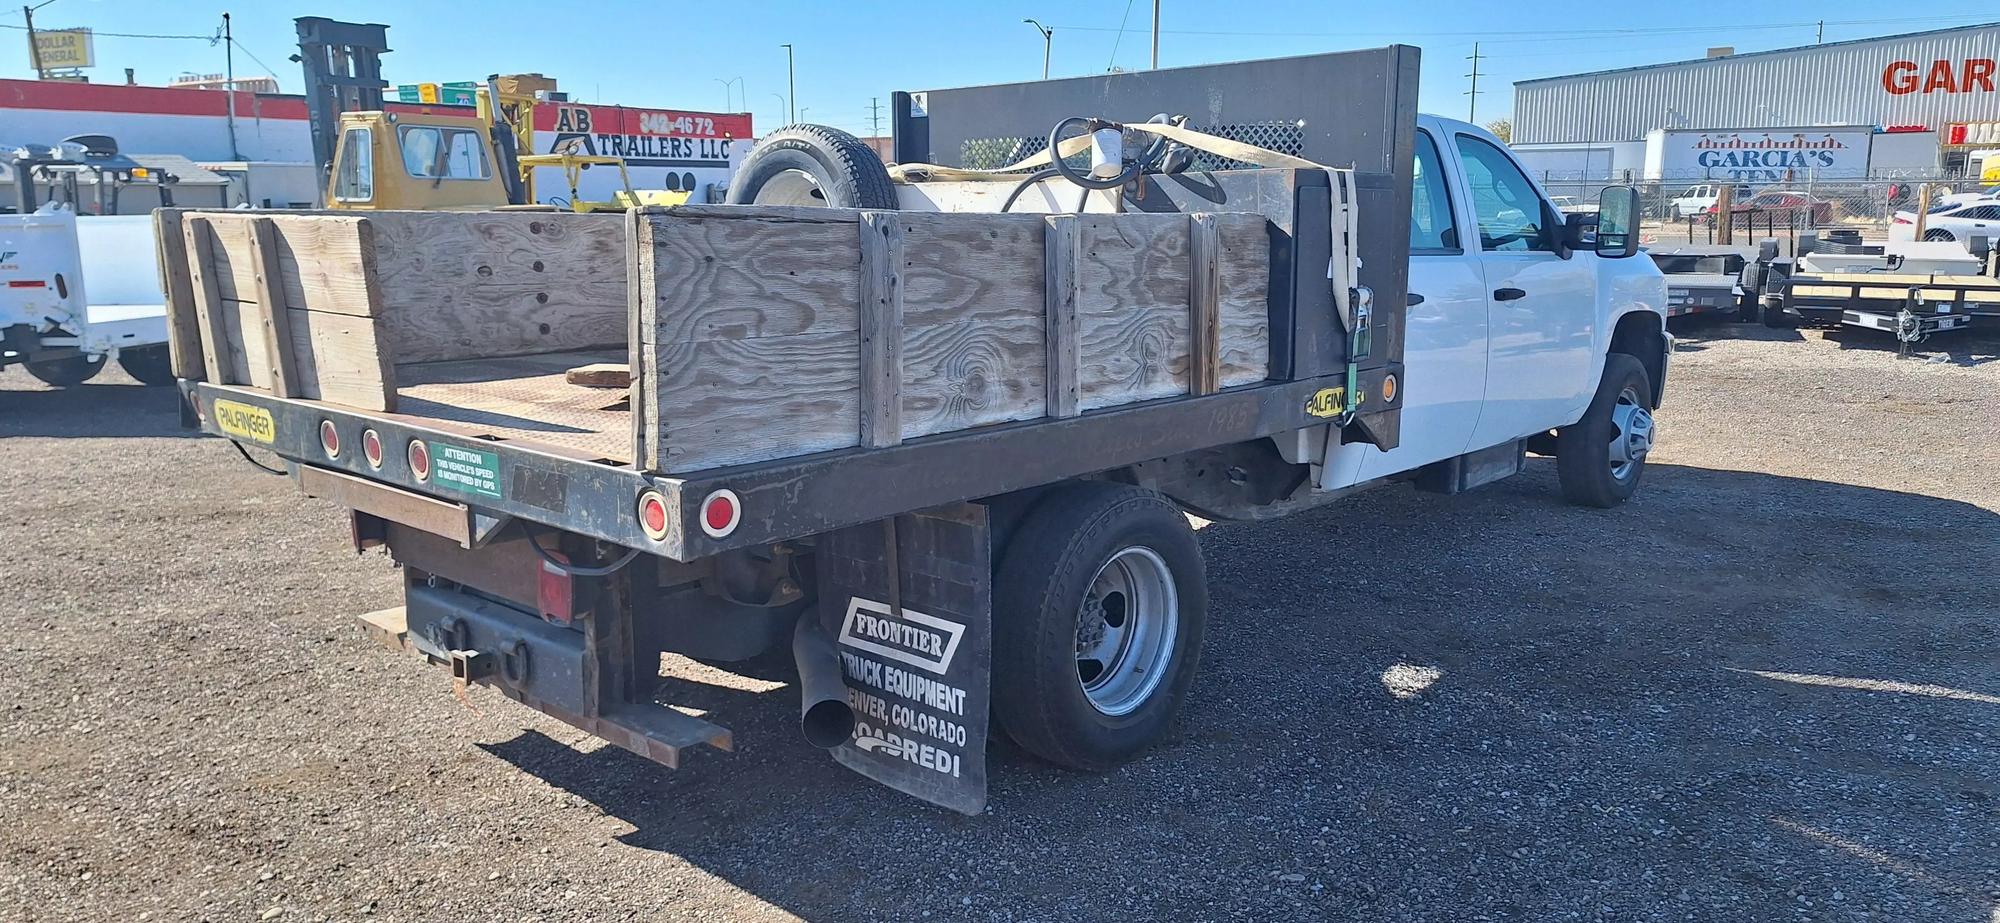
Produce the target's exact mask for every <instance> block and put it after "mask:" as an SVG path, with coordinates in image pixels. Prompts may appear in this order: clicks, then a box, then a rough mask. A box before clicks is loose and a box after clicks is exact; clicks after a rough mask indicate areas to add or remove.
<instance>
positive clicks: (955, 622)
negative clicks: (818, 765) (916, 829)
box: [819, 504, 993, 814]
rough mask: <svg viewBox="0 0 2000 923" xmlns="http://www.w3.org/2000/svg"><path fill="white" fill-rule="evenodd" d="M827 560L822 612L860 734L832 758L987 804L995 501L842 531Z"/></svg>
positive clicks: (893, 781) (896, 784)
mask: <svg viewBox="0 0 2000 923" xmlns="http://www.w3.org/2000/svg"><path fill="white" fill-rule="evenodd" d="M819 559H820V560H819V574H820V618H821V620H822V626H823V627H825V628H826V629H827V631H828V633H829V634H831V635H832V636H833V638H834V639H835V647H836V648H837V649H838V651H839V653H840V666H841V675H842V676H843V677H844V678H845V679H846V681H847V696H848V703H849V704H850V705H852V706H853V708H854V733H853V735H852V736H851V737H850V738H849V739H848V741H847V742H846V743H843V744H841V745H839V746H836V747H834V748H833V758H834V759H835V760H837V761H839V762H840V764H841V765H843V766H846V767H847V768H849V769H852V770H854V771H855V772H858V773H861V774H862V775H864V776H867V777H868V778H870V779H874V780H875V781H877V782H880V783H882V784H884V785H887V786H889V787H891V788H894V789H896V790H897V791H900V792H903V793H905V794H909V795H914V796H916V797H918V798H922V799H923V800H925V801H928V802H931V803H932V804H936V805H939V806H941V807H946V808H950V809H952V810H954V811H959V812H961V813H965V814H978V813H979V812H981V811H983V810H985V808H986V718H987V708H988V706H987V699H988V688H987V687H988V680H989V678H990V676H991V670H992V647H993V624H992V596H993V594H992V576H991V575H992V567H991V549H990V544H989V541H988V537H987V526H986V509H985V507H981V506H977V505H973V504H960V505H956V506H951V507H943V508H939V509H936V510H926V511H924V512H920V513H913V514H910V515H907V516H899V517H897V518H896V519H895V520H893V521H891V522H888V523H873V524H869V525H865V526H856V527H854V528H851V529H844V530H841V531H839V532H836V533H834V534H832V535H829V536H826V537H825V538H824V539H823V540H822V542H821V544H820V551H819ZM897 577H900V579H895V578H897ZM892 580H895V582H894V584H893V585H892V583H891V581H892ZM836 622H837V623H836Z"/></svg>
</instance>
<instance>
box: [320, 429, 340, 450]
mask: <svg viewBox="0 0 2000 923" xmlns="http://www.w3.org/2000/svg"><path fill="white" fill-rule="evenodd" d="M319 447H320V448H322V449H325V450H326V457H328V458H339V457H340V430H338V429H335V428H334V426H333V421H332V420H321V421H319Z"/></svg>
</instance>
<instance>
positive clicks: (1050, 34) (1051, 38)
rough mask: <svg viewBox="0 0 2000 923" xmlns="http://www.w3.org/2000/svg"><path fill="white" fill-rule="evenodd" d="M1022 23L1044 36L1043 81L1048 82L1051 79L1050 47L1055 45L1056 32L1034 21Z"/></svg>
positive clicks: (1024, 20)
mask: <svg viewBox="0 0 2000 923" xmlns="http://www.w3.org/2000/svg"><path fill="white" fill-rule="evenodd" d="M1021 21H1022V22H1025V23H1027V24H1028V25H1031V26H1034V27H1035V31H1036V32H1040V33H1041V34H1042V79H1043V80H1047V79H1049V46H1050V45H1053V44H1055V41H1056V30H1054V29H1051V28H1049V27H1048V26H1045V25H1042V24H1041V23H1039V22H1036V21H1034V20H1032V19H1023V20H1021Z"/></svg>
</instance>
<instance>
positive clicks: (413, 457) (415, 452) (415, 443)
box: [409, 439, 431, 481]
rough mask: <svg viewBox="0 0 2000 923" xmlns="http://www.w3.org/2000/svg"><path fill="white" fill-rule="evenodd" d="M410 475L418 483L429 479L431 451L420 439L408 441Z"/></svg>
mask: <svg viewBox="0 0 2000 923" xmlns="http://www.w3.org/2000/svg"><path fill="white" fill-rule="evenodd" d="M409 456H410V474H411V475H413V476H415V477H416V479H417V480H419V481H428V480H430V479H431V450H430V447H429V446H426V445H424V441H423V440H422V439H412V440H410V451H409Z"/></svg>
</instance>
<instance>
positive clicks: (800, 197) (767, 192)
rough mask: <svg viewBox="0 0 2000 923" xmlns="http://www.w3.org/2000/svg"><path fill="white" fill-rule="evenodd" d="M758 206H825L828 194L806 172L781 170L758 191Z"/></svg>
mask: <svg viewBox="0 0 2000 923" xmlns="http://www.w3.org/2000/svg"><path fill="white" fill-rule="evenodd" d="M753 204H757V205H804V206H824V205H825V204H826V193H825V192H822V191H821V190H820V188H819V182H818V181H817V180H815V179H813V177H812V174H810V173H807V172H806V171H804V170H781V171H779V172H778V173H777V174H776V175H774V176H772V177H771V178H770V179H768V180H765V181H764V185H763V186H760V187H758V189H757V200H756V202H755V203H753Z"/></svg>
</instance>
